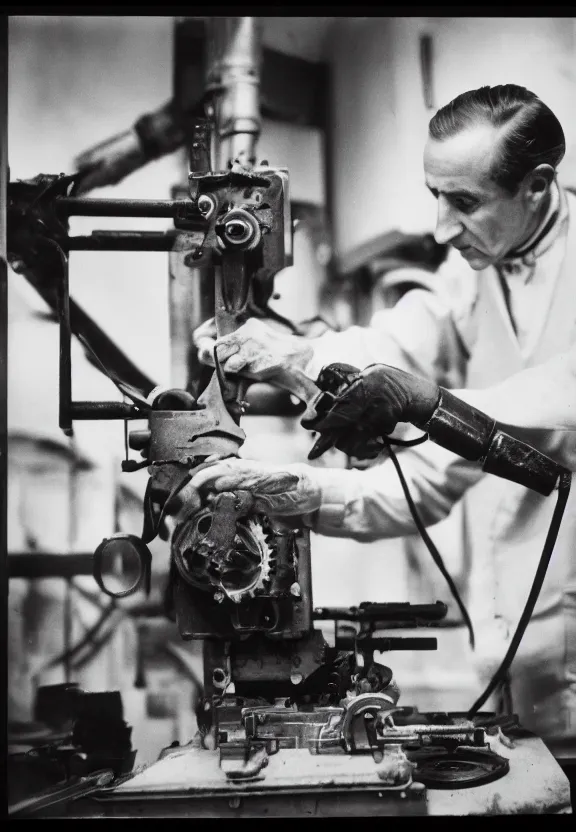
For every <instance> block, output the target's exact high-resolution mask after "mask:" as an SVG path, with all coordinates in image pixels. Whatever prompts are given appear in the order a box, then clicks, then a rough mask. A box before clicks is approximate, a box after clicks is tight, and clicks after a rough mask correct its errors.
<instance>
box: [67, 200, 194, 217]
mask: <svg viewBox="0 0 576 832" xmlns="http://www.w3.org/2000/svg"><path fill="white" fill-rule="evenodd" d="M56 210H57V211H58V213H59V214H61V215H63V216H67V217H169V218H173V217H177V216H180V215H181V214H182V213H184V212H186V213H195V211H194V203H193V202H192V201H191V200H189V199H88V198H86V197H71V196H60V197H57V199H56ZM198 216H199V217H200V216H201V215H200V213H199V212H198Z"/></svg>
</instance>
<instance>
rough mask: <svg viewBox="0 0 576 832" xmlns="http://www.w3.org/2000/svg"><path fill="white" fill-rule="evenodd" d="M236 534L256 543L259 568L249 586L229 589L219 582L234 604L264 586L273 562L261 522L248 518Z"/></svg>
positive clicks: (272, 554) (267, 537) (252, 595)
mask: <svg viewBox="0 0 576 832" xmlns="http://www.w3.org/2000/svg"><path fill="white" fill-rule="evenodd" d="M243 532H245V534H243ZM238 536H239V537H240V538H241V539H242V538H244V540H243V542H246V538H251V539H252V542H254V543H255V544H256V547H257V549H258V552H259V555H260V568H259V570H258V572H257V574H256V578H255V580H254V581H253V582H252V584H250V586H246V587H242V588H238V589H232V590H231V589H227V588H226V587H225V586H223V585H222V584H221V589H222V591H223V592H224V593H225V594H226V596H227V597H228V598H230V600H231V601H234V603H236V604H239V603H240V602H241V601H242V600H243V599H244V598H245V597H246V596H249V597H250V598H253V597H254V596H255V595H256V593H257V591H258V590H260V589H264V588H265V585H266V582H267V581H268V579H269V578H270V571H271V569H272V566H273V562H274V550H273V548H272V547H271V546H270V542H269V540H270V538H269V536H268V535H266V534H265V532H264V529H263V527H262V525H261V523H259V522H258V521H256V520H252V519H250V520H248V521H247V522H246V523H245V524H242V526H239V529H238ZM250 548H252V547H250Z"/></svg>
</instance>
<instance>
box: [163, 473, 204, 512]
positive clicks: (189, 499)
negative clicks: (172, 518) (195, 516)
mask: <svg viewBox="0 0 576 832" xmlns="http://www.w3.org/2000/svg"><path fill="white" fill-rule="evenodd" d="M201 505H202V500H201V498H200V494H199V493H198V489H197V488H196V487H195V486H194V485H193V484H192V480H191V481H190V482H187V483H186V485H184V486H183V487H182V488H181V489H180V491H178V493H177V494H175V495H174V496H173V497H172V498H171V499H170V500H169V501H168V502H167V503H166V505H165V507H164V511H165V513H166V514H171V515H174V514H178V513H179V512H180V510H181V509H182V508H183V507H186V509H187V510H192V511H195V510H197V509H199V508H200V506H201Z"/></svg>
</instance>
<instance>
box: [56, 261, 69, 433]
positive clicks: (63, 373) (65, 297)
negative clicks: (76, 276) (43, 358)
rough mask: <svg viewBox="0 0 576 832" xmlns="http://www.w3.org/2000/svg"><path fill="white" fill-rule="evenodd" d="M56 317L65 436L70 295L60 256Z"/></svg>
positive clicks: (61, 409)
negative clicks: (58, 328) (57, 320)
mask: <svg viewBox="0 0 576 832" xmlns="http://www.w3.org/2000/svg"><path fill="white" fill-rule="evenodd" d="M58 317H59V321H60V381H59V398H60V402H59V419H58V421H59V425H60V428H61V429H62V430H63V431H64V433H65V435H66V436H72V434H73V430H72V416H71V404H72V358H71V353H70V350H71V340H72V338H71V332H70V296H69V285H68V258H67V257H66V256H63V257H62V276H61V280H60V282H59V286H58Z"/></svg>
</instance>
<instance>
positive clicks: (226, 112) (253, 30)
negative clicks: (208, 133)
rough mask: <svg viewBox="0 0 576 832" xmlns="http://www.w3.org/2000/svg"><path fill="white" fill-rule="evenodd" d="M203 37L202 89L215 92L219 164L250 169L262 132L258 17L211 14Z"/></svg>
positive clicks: (223, 168) (260, 54)
mask: <svg viewBox="0 0 576 832" xmlns="http://www.w3.org/2000/svg"><path fill="white" fill-rule="evenodd" d="M207 36H208V39H207V62H206V88H207V92H213V94H214V103H215V115H216V124H217V138H218V145H219V148H218V150H219V153H218V160H217V161H218V163H219V164H218V167H219V168H220V169H221V170H226V169H227V168H228V167H230V166H231V165H232V164H233V163H234V162H235V161H238V162H240V164H242V165H243V166H244V167H247V168H249V167H252V166H253V165H254V164H255V163H256V145H257V142H258V138H259V136H260V131H261V118H260V73H261V67H262V21H261V20H260V18H257V17H212V18H209V20H208V21H207Z"/></svg>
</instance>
